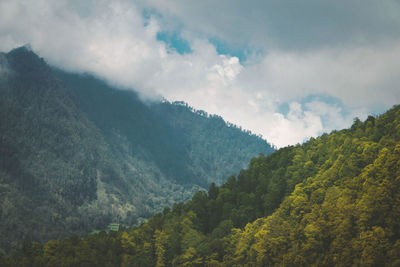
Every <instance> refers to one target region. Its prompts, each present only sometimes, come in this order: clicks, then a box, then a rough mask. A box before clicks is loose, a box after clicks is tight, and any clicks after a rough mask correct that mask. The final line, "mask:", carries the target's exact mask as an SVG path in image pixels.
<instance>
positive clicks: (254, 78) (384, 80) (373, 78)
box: [0, 0, 400, 147]
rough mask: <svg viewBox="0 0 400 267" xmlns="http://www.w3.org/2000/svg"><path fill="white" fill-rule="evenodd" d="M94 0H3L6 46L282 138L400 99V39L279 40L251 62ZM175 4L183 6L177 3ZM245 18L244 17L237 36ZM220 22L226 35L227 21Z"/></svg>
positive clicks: (135, 10)
mask: <svg viewBox="0 0 400 267" xmlns="http://www.w3.org/2000/svg"><path fill="white" fill-rule="evenodd" d="M78 2H79V1H78ZM78 2H77V3H78ZM71 3H72V4H71ZM86 3H89V4H88V6H86V9H85V8H82V7H80V8H76V6H75V4H73V2H71V1H46V0H38V1H35V2H31V1H23V0H21V1H11V0H9V1H8V0H3V1H2V2H0V50H3V51H7V50H9V49H12V48H14V47H16V46H18V45H23V44H25V43H30V44H31V46H32V48H33V50H34V51H36V52H38V53H39V54H40V55H41V56H43V57H44V58H46V60H48V62H50V63H51V64H54V65H57V66H61V67H63V68H65V69H67V70H72V71H87V72H91V73H94V74H96V75H98V76H101V77H104V78H105V79H107V80H108V81H110V82H112V83H114V84H117V85H119V86H123V87H125V88H133V89H135V90H137V91H139V92H140V93H141V94H142V95H143V96H144V97H148V98H154V97H155V96H159V95H162V96H165V97H166V98H167V99H170V100H184V101H187V102H188V103H189V104H190V105H193V106H194V107H195V108H197V109H204V110H206V111H207V112H208V113H215V114H219V115H221V116H223V117H224V118H225V119H226V120H228V121H230V122H233V123H235V124H238V125H241V126H242V127H243V128H245V129H250V130H252V131H253V132H254V133H257V134H262V135H263V136H264V137H265V138H266V139H267V140H268V141H270V142H272V143H273V144H275V145H277V146H278V147H281V146H284V145H287V144H295V143H298V142H302V141H303V140H304V139H307V138H308V137H310V136H317V135H319V134H321V133H322V132H324V131H330V130H332V129H337V128H342V127H347V126H349V125H350V124H351V122H352V119H353V117H354V116H361V117H362V116H365V114H366V113H367V112H370V111H371V110H375V109H376V108H382V107H383V108H388V107H390V106H391V105H393V104H395V103H399V102H400V90H399V89H398V86H399V85H400V78H399V77H400V75H399V74H400V73H399V70H400V41H399V40H398V39H390V40H389V39H388V40H385V41H382V42H375V43H372V44H368V45H362V46H360V45H357V46H355V45H354V44H351V45H346V46H344V45H343V46H334V47H325V46H324V47H319V48H315V49H313V50H312V52H311V51H308V52H304V51H302V50H287V49H285V50H281V49H277V48H275V49H271V50H268V53H265V54H264V55H261V56H256V57H255V60H254V61H253V60H250V59H249V60H248V61H247V62H246V63H245V64H243V63H241V62H239V60H238V58H237V57H234V56H229V55H220V54H218V52H217V51H216V48H215V47H214V46H213V45H212V44H210V42H209V41H208V40H207V39H205V38H201V35H198V34H192V33H191V32H190V27H189V28H185V29H183V30H184V32H185V33H184V34H185V36H186V37H187V38H188V41H189V43H190V46H191V50H192V53H187V54H183V55H182V54H178V53H177V52H176V51H173V50H171V49H168V48H167V47H166V45H165V44H164V43H163V42H161V41H158V40H157V38H156V36H157V32H158V31H159V30H160V28H161V27H164V26H163V25H161V22H164V21H165V18H161V19H160V18H159V17H154V16H153V17H150V18H148V19H144V18H143V16H142V10H141V8H140V6H138V5H136V4H134V3H133V2H127V1H107V0H101V1H96V2H85V4H86ZM90 3H91V4H90ZM82 5H83V4H82ZM161 5H163V4H161V2H159V3H157V7H160V6H161ZM199 5H200V4H199ZM167 7H169V8H172V9H180V8H183V7H182V6H179V5H178V4H173V3H169V4H168V5H167V6H165V8H167ZM202 8H205V7H202ZM161 10H165V9H164V8H161ZM168 12H169V13H171V14H178V15H179V14H180V13H181V12H183V11H179V10H178V11H177V10H175V11H168ZM246 12H247V11H246ZM246 12H245V13H246ZM218 13H221V12H218ZM222 13H223V12H222ZM188 14H192V13H191V12H188ZM235 14H236V13H235V12H234V13H232V14H230V15H229V16H233V15H235ZM179 16H180V15H179ZM224 16H225V15H224ZM226 16H227V15H226ZM235 16H236V15H235ZM199 19H200V20H201V18H195V19H194V21H199ZM230 19H232V18H230ZM183 21H186V19H183ZM210 21H213V20H210ZM209 23H210V22H204V25H203V26H207V25H209ZM188 24H190V22H188ZM190 25H191V24H190ZM190 25H189V26H190ZM184 26H185V25H184ZM243 26H244V25H238V28H237V29H236V30H237V32H238V35H241V33H240V32H241V31H243V30H245V29H241V27H243ZM247 26H248V25H247ZM247 26H246V27H247ZM196 30H197V31H202V29H200V28H199V29H196ZM249 30H252V29H249ZM213 31H214V34H217V35H218V34H222V35H223V33H221V29H220V28H218V27H217V28H215V29H214V30H213ZM260 31H261V30H260V29H257V30H256V31H255V32H257V33H260ZM204 32H205V33H209V32H208V31H207V30H204ZM241 36H242V35H241ZM307 95H327V96H331V97H335V98H337V99H339V100H340V101H341V102H342V103H343V106H340V105H337V104H331V103H326V102H324V101H322V100H318V99H317V100H315V99H314V100H312V101H308V102H307V103H303V102H302V99H303V98H304V97H305V96H307ZM283 103H290V105H289V112H288V113H287V115H285V114H283V113H280V112H279V109H278V107H279V106H280V105H281V104H283ZM343 109H346V110H345V111H346V112H344V110H343ZM344 114H345V115H344Z"/></svg>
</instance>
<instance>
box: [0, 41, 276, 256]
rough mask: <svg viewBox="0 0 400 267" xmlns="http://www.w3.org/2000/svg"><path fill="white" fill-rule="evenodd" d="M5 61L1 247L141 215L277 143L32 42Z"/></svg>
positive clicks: (1, 60) (0, 83) (0, 57)
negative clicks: (47, 55) (59, 58)
mask: <svg viewBox="0 0 400 267" xmlns="http://www.w3.org/2000/svg"><path fill="white" fill-rule="evenodd" d="M0 64H1V69H2V70H4V69H6V70H7V71H5V72H2V73H1V77H0V203H1V204H0V235H1V239H0V248H1V250H0V255H1V254H2V253H4V251H10V250H11V249H15V248H17V247H18V246H20V244H21V242H22V241H23V240H25V239H26V240H31V241H35V242H46V241H48V240H50V239H55V238H62V237H65V236H69V235H70V234H72V233H75V234H78V235H82V234H84V233H89V232H91V231H92V230H94V229H106V227H107V225H108V224H109V223H111V222H116V223H120V224H121V225H125V226H132V225H135V224H138V223H140V222H142V221H143V220H144V218H149V217H151V216H153V215H154V213H156V212H160V211H162V209H163V208H164V207H165V206H172V204H173V203H174V202H180V201H186V200H188V199H190V197H191V196H192V195H193V193H194V192H195V191H197V190H199V189H202V188H207V187H208V185H209V184H210V183H211V182H216V183H222V182H223V181H224V178H225V177H227V176H228V174H231V173H235V172H236V171H238V170H239V169H241V168H243V167H245V166H246V165H247V162H248V161H249V160H250V158H251V157H253V156H254V155H257V154H258V153H260V152H262V153H269V152H271V151H272V150H273V149H272V148H271V146H269V145H268V144H267V143H266V142H265V141H264V140H262V139H261V138H259V137H257V136H254V135H249V133H245V132H243V131H242V130H240V129H239V128H237V127H233V126H228V125H227V124H226V123H225V122H224V121H223V120H221V119H218V120H216V119H215V118H214V117H204V116H202V115H200V114H198V113H195V112H194V111H193V110H192V109H191V108H189V107H183V106H177V105H175V104H171V103H153V104H144V103H143V102H142V101H141V100H140V99H139V98H138V96H137V95H136V94H135V93H133V92H129V91H121V90H116V89H114V88H112V87H110V86H108V85H107V84H105V83H104V82H102V81H100V80H98V79H96V78H93V77H91V76H87V75H82V76H81V75H75V74H68V73H65V72H62V71H60V70H54V69H52V68H50V67H49V66H48V65H47V64H46V63H45V62H44V61H43V59H41V58H39V57H38V56H37V55H35V54H34V53H33V52H31V51H29V50H28V49H26V48H19V49H15V50H13V51H11V52H9V53H7V54H3V53H0ZM177 121H179V125H178V124H177V123H176V122H177ZM214 128H215V129H218V130H211V129H214ZM208 129H210V130H208ZM194 133H196V134H194ZM226 138H229V139H230V141H226V142H225V143H223V144H222V145H220V146H218V147H217V144H218V143H220V140H222V139H226ZM202 143H204V146H202ZM240 143H243V144H242V145H236V146H235V145H234V144H240ZM210 147H213V149H211V148H210ZM239 152H241V153H239ZM199 162H202V164H198V163H199ZM210 166H213V167H212V169H211V168H210V169H209V167H210ZM217 166H218V168H217Z"/></svg>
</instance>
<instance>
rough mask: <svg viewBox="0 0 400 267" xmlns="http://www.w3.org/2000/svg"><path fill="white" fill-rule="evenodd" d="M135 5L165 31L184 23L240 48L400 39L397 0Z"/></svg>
mask: <svg viewBox="0 0 400 267" xmlns="http://www.w3.org/2000/svg"><path fill="white" fill-rule="evenodd" d="M135 2H136V3H140V5H141V6H144V7H147V8H148V9H150V10H156V11H158V12H159V13H161V14H162V18H164V20H163V21H165V22H166V23H165V24H166V25H167V26H166V28H168V27H177V26H176V25H181V24H183V25H184V28H185V29H187V31H190V32H195V33H197V34H200V35H205V36H214V37H217V38H220V39H222V40H224V41H226V42H229V43H231V44H236V45H239V46H243V45H244V46H247V45H249V44H250V45H252V46H256V47H263V48H267V49H271V48H273V49H276V48H279V49H285V50H287V49H289V50H309V49H314V48H321V47H332V46H336V45H342V44H343V43H349V42H351V43H374V42H376V41H380V40H382V39H392V38H393V39H398V38H399V37H400V28H399V24H400V16H398V14H400V2H399V1H396V0H387V1H375V0H350V1H319V0H307V1H302V2H299V1H297V0H286V1H276V0H254V1H250V2H248V1H241V0H219V1H212V0H203V1H195V2H190V4H188V2H187V1H185V0H145V1H140V0H139V1H135ZM171 21H172V22H174V23H171Z"/></svg>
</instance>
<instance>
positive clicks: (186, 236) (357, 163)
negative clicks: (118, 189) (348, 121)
mask: <svg viewBox="0 0 400 267" xmlns="http://www.w3.org/2000/svg"><path fill="white" fill-rule="evenodd" d="M399 192H400V106H395V107H393V108H392V109H390V110H389V111H387V112H386V113H384V114H382V115H380V116H377V117H373V116H369V117H368V118H367V119H366V120H365V121H364V122H361V121H360V120H359V119H355V120H354V123H353V125H352V126H351V128H349V129H345V130H341V131H333V132H332V133H330V134H323V135H322V136H320V137H318V138H311V139H310V140H309V141H308V142H306V143H304V144H302V145H296V146H290V147H285V148H282V149H279V150H278V151H276V152H274V153H273V154H271V155H268V156H263V155H261V156H259V157H256V158H253V159H252V160H251V161H250V166H249V168H248V169H246V170H242V171H241V172H240V173H239V174H237V175H236V176H231V177H230V178H229V179H228V180H227V181H226V182H225V183H224V184H223V185H222V186H219V187H218V186H215V185H214V184H211V186H210V187H209V190H208V193H206V192H204V191H199V192H197V193H196V194H195V195H194V196H193V198H192V199H191V200H190V201H188V202H187V203H185V204H184V203H176V204H174V206H173V209H169V208H166V209H164V211H163V213H162V214H158V215H156V216H154V217H153V218H152V219H150V220H149V221H148V222H146V223H144V224H142V225H141V226H140V227H137V228H131V229H126V230H122V231H119V232H109V233H106V232H100V233H97V234H91V235H87V236H85V237H83V238H79V237H77V236H72V237H70V238H67V239H63V240H59V241H50V242H48V243H47V244H44V245H42V244H38V243H32V242H27V243H25V244H24V246H23V249H22V250H20V251H19V253H18V254H16V255H15V256H14V257H10V258H3V259H2V261H3V263H4V264H6V265H9V266H21V264H22V263H25V264H29V265H30V266H77V265H79V264H82V265H83V264H86V265H85V266H99V265H101V266H399V265H400V220H399V218H400V194H399Z"/></svg>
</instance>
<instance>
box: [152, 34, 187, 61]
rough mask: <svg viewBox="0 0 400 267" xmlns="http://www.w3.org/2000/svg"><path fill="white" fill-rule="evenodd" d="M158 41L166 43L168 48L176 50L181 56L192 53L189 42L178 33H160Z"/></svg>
mask: <svg viewBox="0 0 400 267" xmlns="http://www.w3.org/2000/svg"><path fill="white" fill-rule="evenodd" d="M157 40H159V41H162V42H164V43H165V44H166V45H167V46H168V48H170V49H173V50H175V51H176V52H178V53H179V54H181V55H183V54H188V53H191V52H192V49H191V48H190V44H189V42H188V41H186V40H185V39H183V38H182V37H181V36H180V35H179V34H178V33H177V32H159V33H157Z"/></svg>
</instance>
